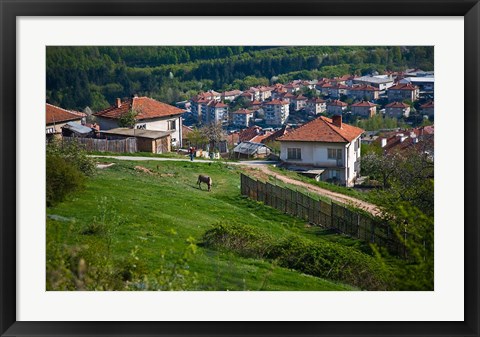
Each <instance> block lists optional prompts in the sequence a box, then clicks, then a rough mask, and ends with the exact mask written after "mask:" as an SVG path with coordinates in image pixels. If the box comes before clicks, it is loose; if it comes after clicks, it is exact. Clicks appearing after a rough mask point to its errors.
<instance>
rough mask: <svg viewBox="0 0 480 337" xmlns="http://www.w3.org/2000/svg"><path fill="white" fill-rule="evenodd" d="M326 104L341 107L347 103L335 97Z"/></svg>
mask: <svg viewBox="0 0 480 337" xmlns="http://www.w3.org/2000/svg"><path fill="white" fill-rule="evenodd" d="M327 104H328V105H330V106H342V107H343V106H348V104H347V103H345V102H342V101H339V100H338V99H336V100H334V101H332V102H330V103H327Z"/></svg>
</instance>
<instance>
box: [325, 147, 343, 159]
mask: <svg viewBox="0 0 480 337" xmlns="http://www.w3.org/2000/svg"><path fill="white" fill-rule="evenodd" d="M328 159H342V149H328Z"/></svg>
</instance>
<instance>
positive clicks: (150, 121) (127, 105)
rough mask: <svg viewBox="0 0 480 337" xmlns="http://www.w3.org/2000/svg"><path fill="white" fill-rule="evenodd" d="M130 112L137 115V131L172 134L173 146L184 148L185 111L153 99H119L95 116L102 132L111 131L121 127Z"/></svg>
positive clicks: (135, 126)
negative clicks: (121, 119) (122, 118)
mask: <svg viewBox="0 0 480 337" xmlns="http://www.w3.org/2000/svg"><path fill="white" fill-rule="evenodd" d="M130 111H134V112H135V113H136V114H137V115H136V117H135V119H136V122H135V125H134V128H135V129H142V130H153V131H167V132H170V134H171V142H172V146H180V147H181V146H182V117H181V116H182V114H183V113H184V112H185V111H184V110H182V109H179V108H177V107H174V106H172V105H169V104H165V103H162V102H159V101H156V100H154V99H153V98H149V97H136V96H135V97H132V98H129V99H127V100H124V101H122V100H121V99H120V98H117V99H116V101H115V104H114V105H113V106H111V107H109V108H107V109H105V110H102V111H99V112H96V113H94V114H93V115H94V116H95V117H96V118H97V123H98V124H99V125H100V129H101V130H111V129H116V128H118V127H120V125H119V124H118V123H119V120H120V118H121V117H122V116H124V115H125V114H127V113H129V112H130Z"/></svg>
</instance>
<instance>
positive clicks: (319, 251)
mask: <svg viewBox="0 0 480 337" xmlns="http://www.w3.org/2000/svg"><path fill="white" fill-rule="evenodd" d="M203 243H204V244H205V245H206V246H208V247H211V248H214V249H227V250H229V251H233V252H236V253H237V254H240V255H242V256H245V257H256V258H267V259H270V260H274V261H276V262H277V263H278V265H280V266H282V267H285V268H290V269H294V270H297V271H300V272H302V273H305V274H309V275H313V276H317V277H321V278H326V279H332V280H336V281H341V282H344V283H348V284H350V285H353V286H357V287H359V288H362V289H368V290H387V289H389V287H390V284H391V278H392V275H391V273H390V271H388V270H386V269H385V267H384V265H383V264H381V263H380V262H379V261H378V260H376V259H375V258H373V257H372V256H369V255H366V254H364V253H362V252H360V251H357V250H355V249H353V248H351V247H344V246H342V245H340V244H336V243H331V242H328V241H311V240H308V239H304V238H301V237H299V236H294V235H292V236H289V237H286V238H284V239H282V240H279V241H278V240H276V239H275V238H273V237H271V236H269V235H267V234H264V233H262V232H261V231H260V230H259V229H258V228H256V227H253V226H248V225H240V224H223V223H220V224H217V225H215V226H214V227H213V228H212V229H210V230H208V231H207V232H206V233H205V234H204V236H203Z"/></svg>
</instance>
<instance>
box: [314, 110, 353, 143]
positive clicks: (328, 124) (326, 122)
mask: <svg viewBox="0 0 480 337" xmlns="http://www.w3.org/2000/svg"><path fill="white" fill-rule="evenodd" d="M320 118H321V119H322V121H323V122H324V123H325V124H327V126H328V127H329V128H330V129H332V130H333V131H334V132H335V133H336V134H337V135H339V136H340V137H342V138H343V139H344V140H345V141H347V142H349V143H350V141H349V140H348V139H347V138H345V137H344V136H343V135H342V134H341V133H340V132H338V131H337V130H335V129H334V128H333V120H332V119H330V118H328V119H330V120H331V121H332V122H329V121H328V120H325V119H326V118H327V117H325V116H320Z"/></svg>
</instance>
